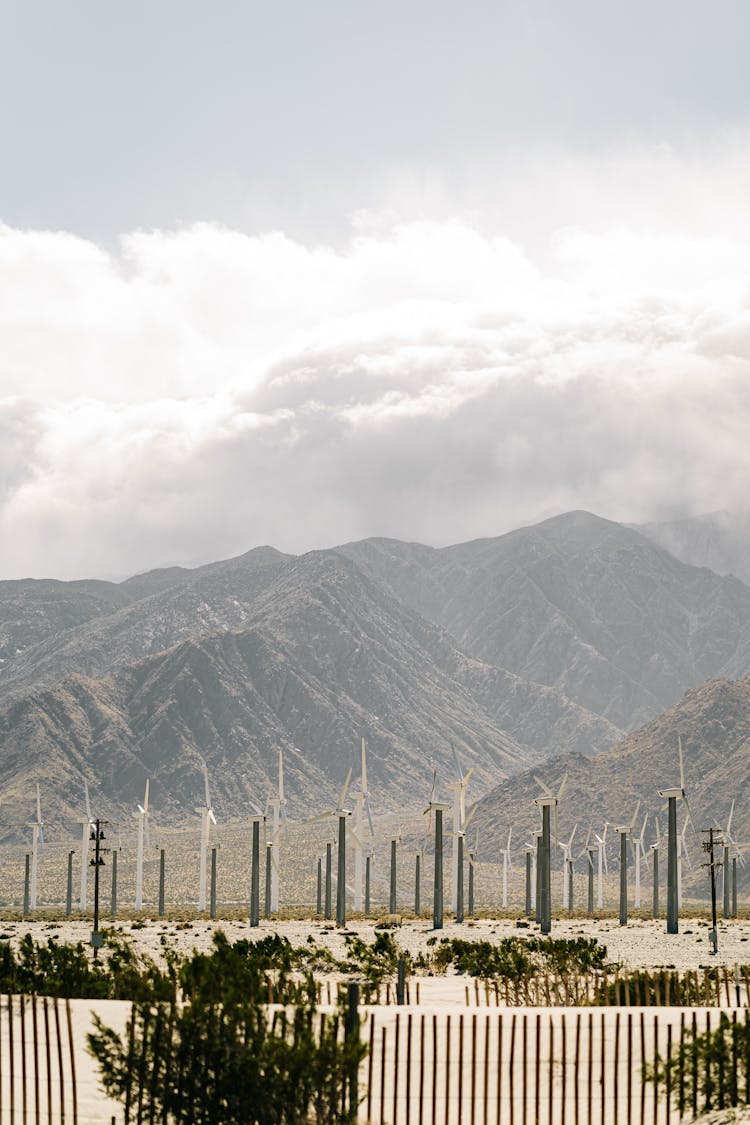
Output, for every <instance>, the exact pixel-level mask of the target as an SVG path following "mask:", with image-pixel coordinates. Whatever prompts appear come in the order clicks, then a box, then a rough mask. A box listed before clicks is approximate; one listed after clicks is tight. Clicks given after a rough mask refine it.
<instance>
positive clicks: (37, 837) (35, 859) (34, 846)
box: [28, 784, 44, 910]
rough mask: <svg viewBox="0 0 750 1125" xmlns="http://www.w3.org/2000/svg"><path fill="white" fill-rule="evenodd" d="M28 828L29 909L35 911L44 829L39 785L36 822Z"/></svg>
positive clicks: (37, 788)
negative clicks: (29, 841)
mask: <svg viewBox="0 0 750 1125" xmlns="http://www.w3.org/2000/svg"><path fill="white" fill-rule="evenodd" d="M28 827H29V828H30V829H31V886H30V890H29V909H31V910H36V876H37V869H38V866H39V852H40V851H41V850H42V847H43V846H44V828H43V827H42V802H41V798H40V796H39V785H38V784H37V787H36V820H34V821H32V822H31V823H30V824H29V825H28Z"/></svg>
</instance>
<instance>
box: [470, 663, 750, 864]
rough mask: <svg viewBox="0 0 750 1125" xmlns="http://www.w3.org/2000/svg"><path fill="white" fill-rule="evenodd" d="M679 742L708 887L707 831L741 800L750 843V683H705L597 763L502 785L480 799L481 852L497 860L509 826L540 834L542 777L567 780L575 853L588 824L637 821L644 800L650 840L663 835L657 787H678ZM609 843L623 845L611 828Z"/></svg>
mask: <svg viewBox="0 0 750 1125" xmlns="http://www.w3.org/2000/svg"><path fill="white" fill-rule="evenodd" d="M678 736H680V737H681V739H682V746H683V755H684V763H685V789H686V792H687V795H688V801H689V803H690V809H691V811H692V819H693V825H692V830H689V831H688V836H687V843H688V848H689V851H690V853H691V856H692V864H693V867H692V871H693V876H694V880H695V881H696V882H697V883H698V884H700V883H701V880H703V882H705V872H701V870H700V866H699V865H700V863H701V862H702V860H703V857H702V856H701V855H700V842H701V841H702V839H703V835H702V830H703V829H705V828H708V827H709V826H711V825H726V823H727V820H728V817H729V811H730V807H731V802H732V800H733V799H736V806H735V813H734V819H733V822H732V835H733V836H734V838H735V839H736V840H737V841H738V842H744V841H748V840H750V677H743V678H742V679H740V680H726V679H717V680H711V681H709V682H708V683H705V684H702V685H700V686H699V687H697V688H695V689H693V690H692V691H689V692H688V693H687V694H686V695H685V697H684V698H683V699H682V700H681V701H680V703H679V704H677V705H676V706H675V707H672V708H670V709H669V710H667V711H665V712H664V713H663V714H661V715H659V716H658V717H657V718H656V719H653V720H652V721H651V722H650V723H647V724H646V725H644V726H643V727H641V728H640V729H639V730H637V731H634V732H633V734H631V735H629V736H628V737H627V738H626V739H625V740H624V741H622V742H621V743H619V744H618V745H616V746H613V747H612V748H611V749H610V750H607V751H605V752H604V753H603V754H600V755H598V757H596V758H594V759H586V758H583V757H582V756H581V755H580V754H562V755H560V756H559V757H557V758H553V759H550V760H549V761H547V762H546V763H545V764H544V767H543V768H542V769H530V770H527V771H526V772H524V773H523V774H519V775H518V776H516V777H514V778H512V779H510V780H508V781H504V782H502V783H501V784H500V785H498V786H497V787H496V788H495V789H494V790H492V791H491V792H490V793H488V794H486V795H485V796H484V797H483V798H482V799H481V800H480V802H479V806H478V808H477V812H476V814H475V817H474V821H475V823H476V825H477V829H478V831H479V833H480V839H481V840H482V841H483V843H482V848H483V849H486V851H487V853H489V854H493V853H494V852H496V850H497V848H499V847H500V846H502V844H503V843H504V840H505V838H506V837H507V833H508V829H509V828H510V827H512V828H513V837H514V839H515V841H516V843H517V845H520V843H521V841H522V840H523V839H526V838H527V837H528V833H530V832H531V831H532V829H533V828H536V826H537V823H538V820H539V815H538V811H537V808H536V806H535V805H534V804H533V800H534V798H535V797H538V796H540V795H541V793H542V790H541V788H540V786H539V785H538V783H537V782H536V780H535V776H534V775H535V774H537V775H539V776H540V777H541V778H542V780H544V781H545V782H546V784H547V785H548V786H549V788H550V789H552V791H553V792H557V790H558V788H559V785H560V783H561V781H562V778H563V777H564V776H566V775H567V784H566V787H565V791H564V793H563V797H562V800H561V802H560V806H559V835H560V838H561V839H562V838H566V839H567V837H568V836H569V835H570V832H571V830H572V829H573V827H574V825H576V824H577V825H578V834H577V838H576V842H575V847H574V851H576V850H580V849H582V848H583V845H584V842H585V838H586V833H587V831H588V828H589V825H591V826H592V827H593V830H594V831H596V832H599V833H600V834H601V832H602V831H603V829H604V825H605V823H607V822H609V824H610V825H617V824H627V823H629V822H630V820H631V818H632V816H633V813H634V811H635V808H636V804H637V802H638V801H639V800H640V802H641V806H640V810H639V815H638V829H639V831H640V827H641V825H642V823H643V818H644V816H645V815H646V814H648V816H649V824H648V826H647V844H648V843H649V842H651V841H652V840H653V839H654V837H655V827H654V818H655V817H657V816H658V818H659V820H660V824H661V831H662V833H664V832H665V831H666V802H665V801H664V800H663V799H662V798H660V797H659V796H658V790H659V789H667V788H670V787H674V786H679V784H680V767H679V752H678V746H677V739H678ZM678 805H679V808H678V819H679V827H680V830H681V829H682V825H683V824H684V820H683V818H684V816H685V815H686V808H685V805H684V804H683V802H678ZM610 839H611V840H612V843H613V844H614V843H615V842H616V838H615V835H614V831H613V828H610V829H609V836H608V840H610ZM611 854H614V850H613V852H612V853H611Z"/></svg>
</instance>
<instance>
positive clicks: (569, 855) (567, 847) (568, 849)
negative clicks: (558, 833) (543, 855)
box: [557, 824, 578, 910]
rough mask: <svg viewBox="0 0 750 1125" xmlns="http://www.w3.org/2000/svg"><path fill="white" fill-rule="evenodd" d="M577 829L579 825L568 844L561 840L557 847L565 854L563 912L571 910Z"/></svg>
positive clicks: (575, 827)
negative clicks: (571, 870) (574, 838)
mask: <svg viewBox="0 0 750 1125" xmlns="http://www.w3.org/2000/svg"><path fill="white" fill-rule="evenodd" d="M577 828H578V825H577V824H576V825H574V827H573V831H572V832H571V833H570V839H569V840H568V841H567V843H566V842H565V841H563V840H559V841H558V844H557V846H558V847H559V848H562V852H563V877H562V905H563V910H569V909H570V896H569V890H570V867H571V864H572V863H573V852H572V848H573V837H574V836H575V834H576V830H577Z"/></svg>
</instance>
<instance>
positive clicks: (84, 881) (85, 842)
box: [78, 781, 94, 910]
mask: <svg viewBox="0 0 750 1125" xmlns="http://www.w3.org/2000/svg"><path fill="white" fill-rule="evenodd" d="M83 792H84V795H85V798H86V816H85V817H83V818H82V819H81V820H79V822H78V823H79V824H80V825H81V826H82V828H83V831H82V833H81V898H80V903H79V905H80V908H81V910H85V909H86V899H87V898H88V881H89V839H90V837H91V829H92V827H93V825H94V821H93V820H92V819H91V802H90V801H89V783H88V781H84V783H83Z"/></svg>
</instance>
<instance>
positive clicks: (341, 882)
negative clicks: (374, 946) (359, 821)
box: [336, 816, 346, 926]
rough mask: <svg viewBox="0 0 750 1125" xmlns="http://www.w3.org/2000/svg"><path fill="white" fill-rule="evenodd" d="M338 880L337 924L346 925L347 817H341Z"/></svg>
mask: <svg viewBox="0 0 750 1125" xmlns="http://www.w3.org/2000/svg"><path fill="white" fill-rule="evenodd" d="M337 875H338V878H337V882H336V925H337V926H345V925H346V817H345V816H340V817H339V849H338V871H337Z"/></svg>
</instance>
